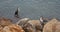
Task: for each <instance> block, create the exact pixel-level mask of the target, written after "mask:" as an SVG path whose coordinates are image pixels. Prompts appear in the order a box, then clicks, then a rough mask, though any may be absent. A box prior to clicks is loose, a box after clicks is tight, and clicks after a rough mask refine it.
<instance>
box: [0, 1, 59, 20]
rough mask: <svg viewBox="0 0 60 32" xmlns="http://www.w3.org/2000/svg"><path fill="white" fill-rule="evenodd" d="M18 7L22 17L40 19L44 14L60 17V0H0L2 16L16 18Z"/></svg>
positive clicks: (0, 15)
mask: <svg viewBox="0 0 60 32" xmlns="http://www.w3.org/2000/svg"><path fill="white" fill-rule="evenodd" d="M17 7H19V8H20V12H19V16H20V17H21V18H24V17H29V18H31V19H39V17H40V16H44V17H48V18H51V17H57V18H59V19H60V15H59V14H60V11H59V10H60V0H0V17H8V18H11V19H15V17H14V12H15V11H16V9H17Z"/></svg>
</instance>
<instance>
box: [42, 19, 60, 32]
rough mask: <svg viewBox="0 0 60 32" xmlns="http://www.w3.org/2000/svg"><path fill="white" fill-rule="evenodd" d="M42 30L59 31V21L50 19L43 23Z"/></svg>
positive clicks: (47, 31) (45, 31)
mask: <svg viewBox="0 0 60 32" xmlns="http://www.w3.org/2000/svg"><path fill="white" fill-rule="evenodd" d="M43 32H60V22H59V21H58V20H57V19H55V18H54V19H52V20H50V21H49V22H48V23H46V24H45V25H44V28H43Z"/></svg>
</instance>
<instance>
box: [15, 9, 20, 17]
mask: <svg viewBox="0 0 60 32" xmlns="http://www.w3.org/2000/svg"><path fill="white" fill-rule="evenodd" d="M19 11H20V9H19V8H17V10H16V11H15V14H14V15H15V17H17V18H19V15H18V12H19Z"/></svg>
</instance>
